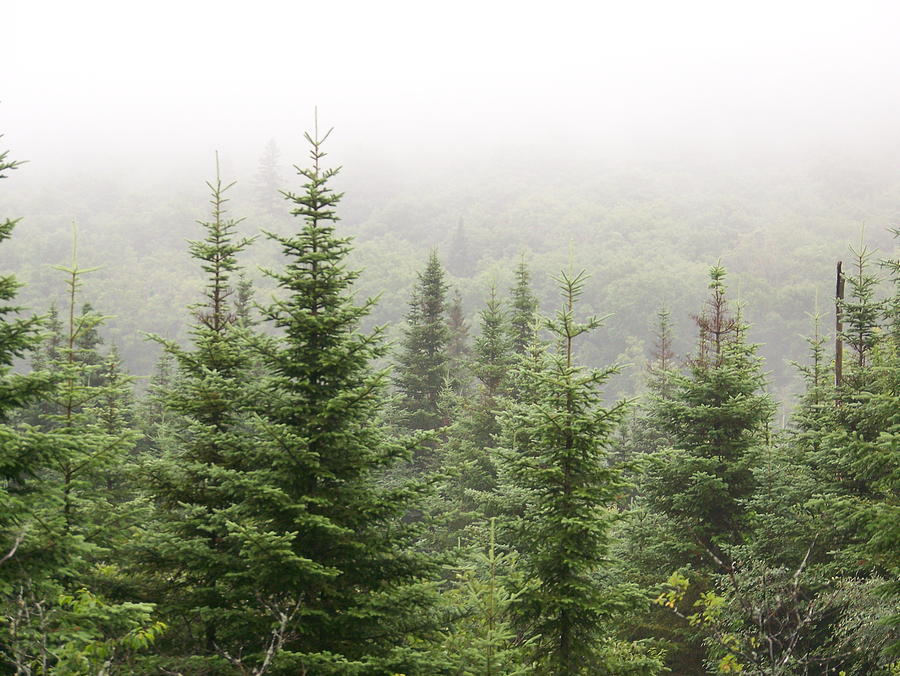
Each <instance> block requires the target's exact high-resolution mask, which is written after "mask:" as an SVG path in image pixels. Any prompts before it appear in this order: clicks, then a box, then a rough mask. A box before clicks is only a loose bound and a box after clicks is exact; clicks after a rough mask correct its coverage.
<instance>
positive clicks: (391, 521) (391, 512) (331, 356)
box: [232, 132, 446, 674]
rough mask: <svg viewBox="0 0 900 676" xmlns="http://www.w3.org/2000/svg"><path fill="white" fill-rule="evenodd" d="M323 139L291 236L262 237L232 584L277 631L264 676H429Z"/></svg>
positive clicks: (413, 559) (380, 380)
mask: <svg viewBox="0 0 900 676" xmlns="http://www.w3.org/2000/svg"><path fill="white" fill-rule="evenodd" d="M327 137H328V134H325V135H324V136H322V137H320V136H319V135H318V132H316V133H315V135H312V136H311V135H309V134H307V135H306V139H307V141H308V142H309V143H310V145H311V152H310V157H311V160H312V166H311V167H309V168H306V169H300V170H299V173H300V175H301V176H302V177H303V178H304V179H305V181H306V183H305V185H304V187H303V191H302V192H300V193H296V194H295V193H289V194H288V198H289V199H290V200H291V201H292V202H293V204H294V210H293V212H292V213H293V215H294V216H296V217H298V218H300V219H302V223H301V225H300V226H299V228H298V229H297V231H296V232H294V233H292V234H288V235H276V234H270V237H272V238H273V239H274V240H276V241H277V242H278V243H279V244H280V245H281V248H282V251H283V253H284V255H285V257H286V259H287V263H286V265H285V267H284V268H283V269H282V270H280V271H273V272H270V273H269V274H270V275H271V276H272V277H273V279H274V280H275V281H276V282H277V284H278V287H279V288H280V289H281V290H282V292H283V296H282V298H281V299H280V300H278V301H277V302H276V303H275V304H274V305H272V306H270V307H268V308H267V309H266V310H265V312H264V316H265V318H266V319H267V320H268V321H269V322H270V323H271V324H272V325H273V326H274V327H276V328H278V329H279V330H280V331H281V332H282V337H281V338H279V339H274V340H273V341H272V342H271V343H270V344H268V345H267V346H266V347H265V349H264V351H263V363H264V366H265V368H266V370H267V373H268V374H269V375H268V377H267V378H265V379H264V382H263V387H262V389H261V390H260V396H259V397H258V400H259V404H260V406H259V417H258V418H257V420H256V422H255V426H256V428H257V433H258V441H257V444H256V446H255V447H254V449H253V451H252V453H251V455H250V457H249V458H248V461H250V462H252V463H253V464H254V467H255V472H254V482H255V484H256V488H255V490H254V495H255V497H254V500H253V515H254V522H253V523H247V524H242V525H241V526H240V527H239V528H235V529H234V532H233V535H234V537H237V538H240V540H241V543H242V544H241V552H242V555H243V559H244V561H245V562H246V570H245V571H244V572H243V573H242V574H241V575H238V576H235V578H234V582H235V583H236V584H241V585H244V587H245V588H246V589H247V590H248V591H251V593H252V595H254V596H255V597H256V598H257V599H258V601H257V605H262V606H263V607H265V608H269V609H270V612H271V613H273V614H274V617H273V619H272V620H270V623H271V622H275V626H276V629H278V628H279V627H280V629H278V632H279V633H278V637H277V640H275V639H273V640H274V641H275V642H274V643H272V642H270V643H269V644H268V645H269V646H270V649H271V650H270V651H269V653H266V654H269V655H270V657H271V660H270V664H271V665H272V669H273V671H274V673H285V674H287V673H290V674H297V673H304V674H332V673H359V674H384V673H388V674H393V673H399V672H406V673H435V672H436V671H437V669H435V668H434V667H427V666H425V665H423V664H421V663H419V662H420V661H421V659H422V656H418V657H417V655H416V651H415V650H413V649H412V645H411V643H410V641H411V639H412V638H413V637H415V636H416V635H417V633H419V627H420V626H421V624H422V622H423V617H424V616H425V615H427V613H426V609H427V607H428V605H429V603H430V601H429V600H428V599H429V598H430V596H429V594H430V592H428V589H427V587H423V585H422V576H423V575H424V574H426V573H427V572H429V570H430V568H429V567H428V566H427V565H426V563H425V560H424V559H423V558H422V557H421V556H420V555H418V554H416V553H414V552H413V551H412V550H411V548H410V545H411V539H410V537H411V533H410V532H409V531H408V527H407V526H404V525H402V524H401V517H402V516H404V514H405V513H406V512H407V510H408V509H409V508H410V504H411V503H410V500H411V499H413V497H414V496H415V495H416V491H415V490H413V488H412V487H410V486H407V485H401V486H398V487H395V488H387V487H385V486H383V485H380V483H379V481H378V479H379V476H380V475H381V474H382V473H383V471H384V470H385V469H387V468H389V467H390V466H391V465H392V464H393V463H394V462H396V461H397V460H398V459H399V458H400V457H401V456H402V455H404V454H405V453H406V449H405V448H404V447H403V446H402V445H398V444H397V443H394V442H391V441H389V440H388V439H387V437H386V436H385V431H384V429H385V428H384V427H383V425H382V424H380V423H379V417H380V412H381V407H382V402H383V400H382V397H381V393H382V391H383V388H384V386H385V385H386V384H387V373H386V372H385V371H373V370H372V367H371V366H370V364H371V362H372V360H374V359H376V358H378V357H380V356H382V355H384V354H385V347H384V346H383V345H382V343H381V340H380V338H381V331H380V330H376V331H375V332H374V333H373V334H364V333H361V332H360V331H359V322H360V320H361V319H362V318H363V317H364V316H365V315H366V314H367V313H368V312H369V309H370V308H371V305H372V301H368V302H366V303H365V304H363V305H362V306H359V305H355V304H354V303H353V300H352V285H353V282H354V280H355V279H356V278H357V273H356V272H352V271H350V270H348V269H347V268H346V266H345V260H346V257H347V255H348V253H349V252H350V244H349V241H348V240H347V239H344V238H340V237H338V236H337V235H336V234H335V222H336V221H337V214H336V211H335V209H336V207H337V205H338V202H339V201H340V198H341V195H340V194H339V193H335V192H333V191H332V189H331V188H330V186H329V182H330V180H331V179H332V178H333V177H334V176H335V175H336V174H337V171H338V170H337V169H326V168H324V167H323V166H322V159H323V158H324V157H325V153H324V151H323V150H322V144H323V142H324V141H325V139H326V138H327ZM435 262H436V259H435ZM434 270H435V269H432V272H434ZM436 270H437V271H438V274H436V275H435V276H434V277H431V278H429V281H431V282H433V285H432V287H431V288H432V290H437V291H438V292H439V293H438V294H437V296H436V297H435V298H431V299H423V300H426V308H425V309H426V310H427V312H429V313H433V315H434V316H435V317H439V318H440V319H441V320H443V312H442V310H443V305H442V303H443V282H442V277H441V275H440V274H439V266H438V267H437V268H436ZM442 326H444V325H443V324H442ZM445 330H446V327H444V331H445ZM441 335H442V336H444V335H446V334H445V333H441ZM279 618H280V619H279ZM272 646H277V647H276V648H272ZM232 657H233V658H235V659H237V657H236V656H235V655H234V654H232Z"/></svg>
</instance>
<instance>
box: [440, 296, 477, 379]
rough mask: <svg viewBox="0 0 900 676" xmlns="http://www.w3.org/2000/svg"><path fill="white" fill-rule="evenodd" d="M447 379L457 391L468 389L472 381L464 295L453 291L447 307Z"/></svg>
mask: <svg viewBox="0 0 900 676" xmlns="http://www.w3.org/2000/svg"><path fill="white" fill-rule="evenodd" d="M447 329H448V331H449V339H448V341H447V379H446V385H447V386H449V387H450V388H451V389H452V390H454V391H455V392H465V391H466V390H468V388H469V386H470V381H471V374H470V372H469V362H470V360H471V356H472V348H471V347H470V346H469V322H468V321H466V314H465V312H464V311H463V306H462V296H460V295H459V291H458V290H455V289H454V291H453V298H451V300H450V304H449V306H448V308H447Z"/></svg>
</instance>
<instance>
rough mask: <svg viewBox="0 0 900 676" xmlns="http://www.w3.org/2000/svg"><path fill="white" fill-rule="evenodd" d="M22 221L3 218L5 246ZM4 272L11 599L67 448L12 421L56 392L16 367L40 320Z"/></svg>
mask: <svg viewBox="0 0 900 676" xmlns="http://www.w3.org/2000/svg"><path fill="white" fill-rule="evenodd" d="M0 138H2V137H0ZM8 156H9V153H8V151H5V150H4V151H0V179H4V178H6V177H7V174H8V172H9V171H11V170H14V169H16V168H18V167H19V166H20V164H21V163H20V162H16V161H13V160H9V159H7V158H8ZM18 222H19V219H10V218H4V219H3V220H2V221H0V244H3V242H4V241H5V240H7V239H9V237H10V236H11V235H12V231H13V228H14V227H15V226H16V224H17V223H18ZM0 272H2V273H3V274H0V595H2V596H3V597H4V598H5V597H6V596H7V594H9V592H10V589H11V585H12V583H13V581H14V580H15V579H16V578H17V577H21V576H22V575H23V566H25V565H26V564H25V563H24V561H27V560H28V558H29V554H28V553H27V552H28V550H30V549H31V548H32V541H33V540H34V539H35V537H36V530H37V526H36V523H35V521H34V518H33V513H34V511H35V510H36V509H37V508H38V506H39V505H40V504H41V503H42V502H43V500H44V499H45V495H44V489H45V488H46V487H45V486H42V484H41V482H40V479H39V478H38V477H39V476H40V474H41V473H42V472H43V471H44V470H45V469H46V467H47V466H48V465H49V464H50V463H51V462H52V461H53V460H55V459H56V458H58V457H59V455H60V453H61V452H62V449H61V448H60V444H59V442H57V441H56V440H55V439H54V438H53V437H52V436H49V435H45V434H40V433H38V432H36V431H35V430H33V429H30V428H24V429H23V428H16V427H14V426H13V425H12V424H11V421H12V418H14V417H15V416H16V415H17V414H18V413H19V411H20V409H21V408H22V407H23V406H26V405H28V404H30V403H31V402H34V401H36V400H37V399H38V398H39V397H41V396H45V395H46V394H47V393H49V392H50V391H51V390H52V387H53V381H52V379H51V378H50V377H49V376H48V374H47V373H46V372H40V371H38V372H32V373H31V374H28V375H21V374H17V373H15V372H13V370H12V366H13V363H14V361H15V360H16V359H20V358H22V357H24V356H25V355H26V354H28V353H29V352H30V351H32V350H35V349H36V348H37V347H38V345H39V344H40V340H41V339H40V334H39V330H40V320H39V319H38V318H36V317H23V316H21V315H20V312H21V311H22V308H20V307H18V306H16V305H15V304H14V300H15V297H16V291H17V289H18V288H19V282H18V281H17V280H16V278H15V277H14V276H13V275H11V274H6V271H5V270H3V271H0ZM37 558H39V559H40V558H41V557H40V556H38V557H37ZM20 564H21V565H20ZM25 570H27V568H25ZM0 642H2V639H0Z"/></svg>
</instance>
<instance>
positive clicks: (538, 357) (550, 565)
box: [500, 273, 660, 676]
mask: <svg viewBox="0 0 900 676" xmlns="http://www.w3.org/2000/svg"><path fill="white" fill-rule="evenodd" d="M584 280H585V275H584V273H581V274H579V275H575V276H571V275H568V274H565V273H564V274H563V275H562V276H561V277H560V278H559V279H558V281H559V283H560V286H561V289H562V293H563V299H564V304H563V307H562V309H561V310H560V311H559V313H558V314H557V316H556V318H555V320H553V321H549V322H547V324H546V327H547V328H548V329H549V331H550V332H551V333H552V335H553V337H554V338H555V341H556V346H555V349H554V348H547V349H545V350H543V351H540V352H536V353H535V356H534V358H533V359H531V360H528V361H523V362H522V367H521V368H520V370H519V372H518V374H517V380H518V385H519V386H520V387H524V389H525V390H526V391H527V392H528V394H527V395H526V396H525V397H524V398H523V400H522V401H519V402H517V403H512V404H511V405H510V406H509V407H508V408H507V409H506V410H505V411H503V412H502V413H501V418H500V423H501V428H502V438H503V443H504V446H503V451H502V454H503V459H504V460H505V462H507V463H508V464H509V466H510V471H511V478H512V481H513V482H514V483H515V484H516V486H517V487H518V488H519V489H520V490H521V491H522V492H523V493H524V497H525V500H524V503H523V505H522V509H523V514H522V518H521V520H520V523H519V524H518V525H517V526H516V527H515V529H516V531H517V535H516V538H515V539H516V543H517V546H518V550H519V553H520V555H521V564H522V566H523V569H524V571H525V573H526V575H527V576H528V577H529V578H531V580H532V581H533V584H532V585H531V586H530V587H529V588H528V589H527V590H526V591H524V592H523V593H522V596H521V598H520V601H519V604H518V619H519V623H520V624H519V627H520V630H521V631H523V632H524V633H525V635H527V636H530V637H533V638H534V644H533V651H532V659H533V665H534V667H535V670H536V673H540V674H552V675H555V676H575V675H577V674H626V673H648V674H649V673H654V672H655V671H656V670H657V669H658V668H659V666H660V665H659V662H658V660H657V659H655V657H653V656H648V655H644V654H642V653H641V651H640V650H639V649H638V647H637V646H635V645H633V644H629V643H625V642H620V641H618V640H616V638H615V629H614V623H615V620H616V617H617V614H618V613H620V612H622V611H623V609H625V608H627V607H628V605H629V599H631V601H634V600H635V597H636V596H637V595H636V593H635V590H634V589H629V588H626V587H624V586H620V585H617V584H615V583H612V582H608V583H605V584H601V583H600V577H601V575H602V573H603V571H604V570H605V569H606V568H607V567H608V565H609V564H608V549H609V545H610V538H611V527H612V524H613V521H614V520H615V519H616V510H615V501H616V498H617V497H618V496H619V494H620V493H621V492H622V491H623V490H624V489H625V485H626V484H625V482H624V480H623V478H622V470H621V469H619V468H615V467H613V466H611V465H610V463H609V461H608V457H607V456H608V448H609V445H610V442H611V439H612V435H613V432H614V431H615V429H616V426H617V424H618V423H619V421H620V420H621V416H622V412H623V407H624V404H623V403H621V402H620V403H618V404H616V405H614V406H612V407H607V406H604V404H603V397H602V393H601V389H600V388H601V387H602V385H603V384H604V383H605V382H606V381H607V380H608V379H609V378H610V376H612V375H613V374H615V373H616V372H617V371H618V368H617V367H615V366H613V367H610V368H606V369H599V370H598V369H585V368H584V367H581V366H578V365H577V364H576V361H575V355H574V342H575V339H576V338H578V337H579V336H580V335H582V334H584V333H586V332H588V331H590V330H592V329H594V328H596V327H598V326H599V325H600V320H599V319H597V318H596V317H590V318H588V319H587V320H586V321H584V322H578V321H577V320H576V318H575V303H576V300H577V299H578V297H579V296H580V295H581V293H582V290H583V284H584Z"/></svg>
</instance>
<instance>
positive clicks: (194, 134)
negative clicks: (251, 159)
mask: <svg viewBox="0 0 900 676" xmlns="http://www.w3.org/2000/svg"><path fill="white" fill-rule="evenodd" d="M0 27H2V33H0V34H2V35H3V40H2V43H3V45H4V47H5V48H4V50H3V56H2V61H0V132H3V133H5V134H6V138H5V139H4V141H5V146H6V147H11V148H14V149H15V155H16V156H17V157H28V158H30V159H31V160H32V161H33V162H34V161H38V160H40V161H45V162H47V163H60V164H62V165H67V164H72V163H74V162H76V160H75V159H74V158H76V157H85V156H91V157H94V158H95V159H103V158H118V159H122V158H125V157H129V158H132V159H133V158H135V157H138V158H141V159H145V160H146V161H148V162H151V163H152V162H156V161H159V160H160V159H161V158H165V157H171V158H181V157H186V158H192V157H195V156H196V157H199V158H202V162H204V163H208V157H209V152H210V151H211V149H212V148H220V149H223V150H225V151H228V150H232V151H233V152H235V153H237V154H250V155H253V156H256V155H258V154H259V152H260V151H261V149H262V146H263V144H264V143H265V142H266V140H268V139H269V138H272V137H275V138H278V139H279V140H281V139H283V138H285V137H291V138H296V139H298V140H299V138H300V132H301V131H302V130H303V129H304V128H307V127H308V126H309V123H310V121H311V118H312V114H311V113H312V108H313V106H314V105H316V104H318V106H319V109H320V113H321V117H322V119H323V120H324V121H325V123H327V124H328V125H335V126H336V127H337V128H338V132H339V134H338V137H339V138H340V139H342V140H341V143H343V144H345V145H350V146H353V147H354V148H355V149H356V150H357V151H359V152H364V151H365V152H372V153H388V154H389V153H397V154H398V155H399V156H404V157H412V156H421V157H423V158H426V159H428V160H433V159H434V158H435V157H440V156H441V154H442V153H454V152H455V153H458V154H463V155H465V154H468V153H472V152H473V151H475V150H476V148H478V147H483V146H484V145H485V144H487V145H489V146H490V145H496V144H499V145H505V146H508V147H518V148H522V149H523V150H527V149H529V148H533V147H543V148H548V149H552V150H553V151H558V152H560V153H565V152H566V151H567V149H568V148H574V147H581V148H584V147H589V148H596V149H597V151H598V152H599V151H602V149H604V148H609V149H612V150H613V151H620V150H627V148H628V147H629V146H631V145H641V146H642V147H649V148H654V147H657V146H659V147H663V146H666V147H675V148H681V149H682V150H681V151H682V152H686V151H685V150H684V149H685V148H690V147H694V146H697V145H701V146H714V147H715V146H722V147H725V148H731V147H735V146H736V144H737V146H740V144H742V143H746V147H748V148H753V147H759V146H760V144H761V145H763V146H771V147H772V148H777V147H778V146H779V145H782V144H785V143H794V142H798V141H799V142H801V143H803V144H810V145H812V146H813V147H815V146H818V145H821V144H829V143H837V144H841V143H846V144H848V145H853V144H860V143H868V144H876V145H877V144H878V143H881V142H884V143H888V142H890V143H895V142H896V140H897V138H898V136H900V135H898V134H897V125H898V121H900V3H898V2H891V1H887V0H885V1H883V2H860V1H847V2H822V1H819V2H808V1H802V2H801V1H790V0H781V1H780V2H760V1H758V0H754V1H749V0H744V1H742V2H734V1H729V0H718V1H716V2H691V1H684V0H671V1H665V2H663V1H660V2H646V1H644V2H642V1H628V0H619V1H617V2H609V1H595V2H586V1H585V2H549V1H545V2H542V3H531V2H521V1H520V2H498V1H494V2H492V1H490V0H481V1H480V2H469V1H467V0H466V1H460V0H453V1H452V2H451V1H445V2H436V1H434V0H432V1H430V2H429V1H427V0H419V1H418V2H392V1H390V0H370V1H369V2H347V1H324V0H323V1H321V2H315V3H313V2H306V1H303V0H298V1H295V2H287V1H283V2H271V1H265V0H259V1H257V2H227V1H226V0H220V1H219V2H206V1H195V0H181V1H180V2H171V1H169V0H165V1H162V0H160V1H155V2H152V3H151V2H148V3H140V4H139V3H137V2H133V1H128V0H118V1H115V2H113V1H109V2H101V1H97V0H79V1H77V2H75V1H69V0H59V1H57V2H48V1H46V0H0ZM79 161H80V160H79ZM188 161H191V160H188ZM203 166H206V165H205V164H204V165H203Z"/></svg>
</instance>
